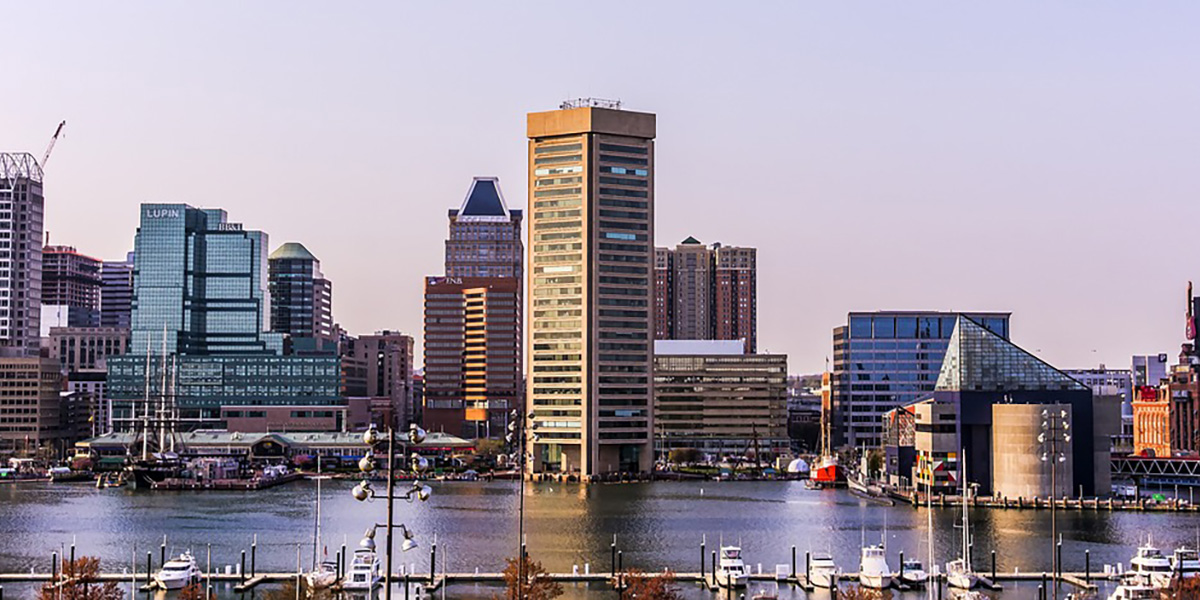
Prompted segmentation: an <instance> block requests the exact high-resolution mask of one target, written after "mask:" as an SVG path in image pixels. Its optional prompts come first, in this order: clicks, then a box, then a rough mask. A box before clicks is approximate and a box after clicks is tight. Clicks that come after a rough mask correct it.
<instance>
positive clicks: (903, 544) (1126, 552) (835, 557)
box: [0, 479, 1200, 598]
mask: <svg viewBox="0 0 1200 600" xmlns="http://www.w3.org/2000/svg"><path fill="white" fill-rule="evenodd" d="M322 484H323V486H322V503H321V504H322V507H321V508H322V516H321V527H322V532H323V533H322V534H321V537H322V539H323V540H324V541H323V543H322V546H323V547H324V546H327V551H328V554H329V556H333V557H337V556H338V555H339V554H341V555H342V556H344V557H345V561H346V564H347V565H349V563H350V560H351V558H352V553H353V551H354V548H355V544H357V542H358V539H359V537H361V535H362V530H363V524H364V523H365V522H367V521H368V520H370V519H371V518H373V517H374V516H375V513H376V511H379V510H381V509H382V506H381V505H379V504H374V505H372V504H366V505H364V504H360V503H358V502H356V501H355V500H354V499H353V498H351V497H350V493H349V492H350V488H351V484H352V482H351V481H347V480H338V479H332V480H325V481H322ZM316 485H317V484H316V482H313V481H307V480H305V481H297V482H294V483H293V484H291V485H288V486H281V487H277V488H272V489H267V490H260V491H257V492H253V493H250V492H237V491H206V492H203V493H195V492H187V491H152V490H149V491H147V490H133V489H132V488H131V487H128V488H120V489H110V490H97V489H96V488H95V487H94V486H93V485H88V484H76V485H67V484H50V483H43V482H27V483H24V484H22V485H13V486H0V502H2V503H3V504H4V505H5V506H6V510H5V511H4V512H3V514H0V527H2V528H3V529H4V530H5V531H6V532H8V538H7V539H8V541H7V542H6V543H5V544H3V545H2V546H0V571H2V572H3V573H6V574H7V575H5V576H3V577H0V581H3V582H4V583H3V585H7V586H12V585H19V584H18V583H17V582H18V581H26V582H30V581H45V580H46V579H47V578H49V576H50V575H49V572H50V568H49V565H50V563H51V558H52V555H53V554H55V553H57V555H58V556H64V555H65V554H67V553H68V552H69V546H70V544H71V542H72V541H74V543H75V546H76V548H77V552H78V553H79V554H80V555H89V556H98V557H99V558H100V559H101V565H102V569H103V571H104V572H105V573H109V575H108V577H113V578H116V579H117V580H119V581H131V580H133V579H136V580H137V582H138V587H139V589H140V588H141V586H143V585H144V584H145V580H144V577H145V573H146V567H145V564H146V560H147V554H150V555H152V560H153V563H154V564H155V565H161V557H162V556H167V557H170V556H177V555H179V554H181V553H183V552H185V551H191V552H192V554H193V555H194V556H196V557H197V559H198V563H199V564H198V566H199V568H200V570H201V572H202V573H204V574H205V576H207V575H208V574H209V573H212V577H213V579H212V581H214V582H215V583H220V584H222V585H225V584H229V588H230V589H229V593H231V594H233V593H236V592H235V591H234V588H238V589H243V590H253V589H259V588H261V587H263V586H267V587H269V586H271V585H278V584H280V583H282V582H284V581H288V580H290V579H294V578H295V577H296V576H297V574H298V573H301V574H302V573H303V572H306V571H307V570H308V569H309V568H310V567H311V564H310V563H311V560H312V559H311V558H309V559H307V560H304V561H302V562H303V564H300V561H298V558H297V557H298V556H300V555H302V556H305V557H311V556H312V553H313V550H314V544H313V541H312V535H313V534H312V528H313V526H314V514H313V511H314V506H315V501H316V494H317V490H316ZM432 485H433V486H434V487H435V493H434V494H433V496H432V498H431V499H430V501H429V502H428V503H426V504H423V505H421V506H420V508H419V509H415V508H413V507H411V506H408V505H401V506H400V507H399V509H398V511H397V514H398V517H399V518H400V519H401V520H402V521H403V522H404V523H405V524H406V525H407V526H408V527H409V529H411V530H412V531H413V532H415V538H414V539H415V542H414V543H415V544H417V546H416V547H415V548H414V549H412V550H411V551H408V552H399V551H398V552H397V558H398V565H399V567H398V568H399V569H400V570H402V571H403V572H405V573H408V574H410V576H411V577H412V578H414V579H421V580H422V581H423V582H424V583H425V585H426V587H428V583H429V582H428V581H427V579H428V573H429V564H430V562H432V561H433V560H434V557H433V556H432V553H431V549H432V548H431V546H433V545H434V543H435V537H436V562H437V580H438V581H441V582H442V583H439V584H438V585H446V586H449V587H450V588H451V589H463V587H464V586H468V587H469V586H473V585H483V586H488V585H499V581H500V579H499V578H500V575H499V571H500V570H501V568H502V567H503V561H504V559H505V558H506V557H509V556H512V555H514V554H515V551H516V518H515V513H516V508H517V503H518V502H517V501H518V499H519V496H518V494H517V489H518V485H517V482H515V481H491V482H435V483H433V484H432ZM525 500H526V511H527V515H526V519H527V523H526V531H527V534H528V548H529V552H530V555H531V556H532V558H533V559H534V560H538V561H541V562H542V563H543V564H544V565H545V566H546V568H547V570H548V571H550V572H553V573H556V574H557V575H556V577H559V578H562V579H563V580H564V581H566V582H571V583H573V584H578V585H580V586H583V587H582V588H580V590H579V591H580V593H584V592H585V591H586V590H592V591H591V592H587V593H596V590H595V588H596V586H600V588H599V589H606V588H605V585H606V582H607V581H608V580H609V579H610V578H611V573H612V572H613V571H614V570H617V571H620V570H621V567H618V568H616V569H614V564H613V563H614V562H615V561H617V560H619V561H620V563H621V564H622V565H623V567H624V568H637V569H640V570H643V571H646V572H657V571H661V570H663V569H670V570H672V571H673V572H675V573H676V576H677V578H678V580H679V581H680V583H681V584H682V583H685V582H687V583H689V587H688V589H693V588H692V587H691V586H698V587H699V588H705V585H703V584H702V581H703V580H704V579H705V576H708V577H711V565H712V564H713V563H712V557H713V553H714V552H715V551H717V550H719V546H718V544H719V543H720V542H719V539H720V536H722V534H723V535H724V537H725V540H737V541H736V543H737V544H738V546H739V548H740V549H741V557H742V559H743V561H744V564H745V569H746V571H747V577H746V580H747V584H746V587H745V588H743V589H741V590H736V591H737V593H739V594H741V593H744V594H746V595H747V596H748V595H750V594H752V593H754V592H755V591H756V590H757V589H758V586H759V584H766V583H769V582H774V581H776V580H777V572H778V567H779V566H780V565H784V567H783V570H784V574H785V576H786V577H785V578H784V580H783V581H782V583H783V584H784V585H783V589H782V591H781V595H782V597H788V594H789V593H791V592H789V591H788V590H789V589H790V588H789V586H793V587H795V588H796V589H797V590H799V591H800V593H803V590H805V589H811V590H812V592H811V593H813V594H817V595H818V596H819V595H821V594H828V593H829V592H828V590H824V589H823V588H820V587H817V588H814V587H813V586H812V585H811V583H812V582H813V580H815V579H817V578H818V575H817V574H816V573H815V571H817V570H819V569H814V567H819V566H820V557H821V555H827V556H828V558H829V564H831V565H834V568H835V572H836V573H837V579H838V581H839V584H840V585H846V584H847V583H849V582H857V581H858V580H859V574H858V571H859V568H858V565H859V562H860V559H861V554H862V539H863V537H864V536H869V537H868V538H867V539H872V540H880V539H886V543H887V553H886V559H887V563H888V564H889V565H891V566H892V569H890V570H891V571H894V572H895V576H896V577H897V578H899V577H900V573H899V572H898V569H899V566H900V565H902V564H906V563H907V562H908V561H907V560H906V558H907V559H911V558H914V557H918V558H921V559H922V560H926V556H927V554H929V553H928V542H927V537H928V536H929V534H930V530H932V535H933V542H934V543H933V546H934V552H933V553H932V555H933V558H932V562H929V561H927V562H926V564H924V565H923V566H924V568H925V569H926V570H927V571H928V572H929V573H930V574H931V577H934V578H935V581H939V582H940V581H941V579H940V578H942V577H944V576H945V571H944V566H945V564H946V563H947V562H950V561H951V560H953V559H955V558H957V557H958V555H959V554H960V553H961V543H962V539H961V531H960V530H959V529H957V528H956V527H955V524H956V523H959V522H961V519H962V507H961V504H960V505H959V506H957V507H953V506H952V507H946V508H939V507H937V506H934V507H933V508H932V509H926V508H924V507H917V508H914V507H911V506H908V505H904V504H898V505H897V506H894V507H889V506H880V505H878V504H876V503H872V502H869V501H866V500H863V499H861V498H858V497H856V496H854V495H852V494H851V493H849V491H847V490H820V491H817V490H809V489H807V488H806V487H805V486H804V484H803V483H801V482H720V483H718V482H711V481H692V482H656V483H644V484H626V485H588V486H585V485H578V484H563V483H557V482H544V483H534V484H528V485H527V486H526V496H525ZM85 506H86V507H88V509H89V511H90V512H88V513H85V512H84V511H83V507H85ZM969 510H970V519H971V528H972V532H973V537H974V547H973V549H972V550H973V556H974V559H973V563H974V568H975V570H976V572H978V573H980V574H982V575H984V576H985V577H987V578H989V579H991V580H993V581H994V583H995V584H997V585H999V586H1001V587H1002V588H1003V590H1002V591H999V592H993V591H987V593H989V594H999V595H1000V596H1001V597H1004V598H1032V597H1035V596H1030V595H1027V592H1029V590H1031V589H1032V590H1036V589H1037V587H1038V585H1041V584H1042V582H1043V579H1044V578H1046V579H1052V578H1050V577H1049V576H1047V575H1044V574H1043V571H1047V570H1048V569H1049V567H1050V560H1049V557H1050V541H1049V539H1048V536H1047V534H1046V532H1047V531H1048V527H1047V526H1046V525H1045V521H1046V517H1048V514H1046V512H1044V511H1011V510H1009V511H1005V510H1000V509H989V508H982V507H980V508H976V507H974V506H970V507H969ZM927 519H928V520H931V521H932V524H933V526H932V527H930V525H929V523H927ZM1197 526H1200V518H1197V516H1196V515H1195V514H1194V513H1190V512H1181V513H1170V512H1163V513H1151V512H1147V513H1138V512H1121V511H1116V512H1107V511H1078V510H1076V511H1065V512H1062V513H1061V514H1060V515H1059V527H1060V530H1061V531H1062V532H1063V548H1062V550H1061V552H1062V553H1063V566H1064V571H1065V572H1064V573H1063V576H1062V578H1061V579H1060V580H1061V581H1062V582H1063V584H1064V585H1063V588H1062V589H1063V590H1081V589H1086V586H1087V585H1089V584H1091V585H1097V584H1098V585H1100V586H1101V587H1102V588H1104V586H1112V585H1115V582H1114V581H1112V579H1111V575H1112V573H1113V572H1115V571H1116V569H1117V567H1118V566H1121V568H1122V569H1125V568H1127V567H1129V565H1130V559H1131V558H1132V557H1133V556H1134V555H1135V553H1136V551H1137V548H1138V546H1139V545H1141V544H1143V543H1145V538H1146V536H1147V535H1148V534H1149V535H1152V536H1153V539H1154V541H1155V543H1156V544H1157V545H1158V546H1159V547H1160V548H1162V549H1163V553H1164V554H1166V555H1171V554H1172V553H1173V552H1174V549H1176V548H1180V547H1184V546H1193V545H1194V540H1195V531H1196V528H1197ZM885 528H886V532H887V533H886V537H884V536H885V534H884V530H885ZM150 532H163V533H166V534H167V536H168V537H167V542H166V544H165V545H164V544H163V539H162V537H161V535H162V534H159V536H158V537H157V538H156V537H154V535H153V534H151V533H150ZM864 532H865V533H864ZM614 534H615V535H616V543H615V544H614V543H613V535H614ZM706 540H707V541H708V542H710V543H711V545H708V546H703V545H704V543H705V541H706ZM343 545H345V546H346V548H348V550H346V551H345V553H344V554H342V549H341V548H342V546H343ZM322 550H325V548H322ZM209 552H211V556H212V563H211V566H209V565H206V564H205V560H204V558H203V557H205V556H206V555H207V554H208V553H209ZM618 552H619V553H620V558H619V559H618V558H616V555H617V553H618ZM701 555H703V556H704V557H705V561H706V565H707V566H706V571H705V575H704V576H702V574H701V571H700V559H699V557H700V556H701ZM806 555H807V556H808V557H810V562H809V569H810V577H811V579H810V577H805V574H804V573H805V557H806ZM135 557H136V560H135ZM335 560H336V558H335ZM243 561H244V562H243ZM793 561H794V564H795V567H794V571H793V566H792V565H793ZM135 563H136V564H135ZM298 564H300V566H301V568H297V565H298ZM993 564H994V565H995V566H994V567H993ZM1188 564H1191V562H1189V563H1188ZM243 565H244V566H243ZM1106 565H1108V566H1109V567H1110V568H1109V572H1107V573H1106V570H1105V569H1106V567H1105V566H1106ZM934 566H936V567H937V573H939V575H937V576H934V575H932V574H933V573H934V569H933V567H934ZM838 567H840V569H839V568H838ZM443 570H444V571H446V573H445V574H444V575H443V573H442V571H443ZM993 570H995V577H992V571H993ZM31 571H32V573H33V575H30V573H31ZM343 572H346V571H345V570H343ZM135 573H136V574H137V575H136V576H133V575H132V574H135ZM239 573H246V574H247V576H246V577H244V578H243V577H242V576H241V575H239ZM793 573H795V575H793ZM443 577H444V579H443ZM256 578H257V579H256ZM905 587H910V586H907V584H905ZM912 587H914V591H911V592H905V591H903V589H902V588H899V587H897V588H893V589H895V590H897V593H898V594H899V597H906V596H905V595H906V594H916V593H918V591H919V589H918V588H915V586H912ZM10 589H12V588H11V587H10ZM607 589H611V588H607ZM985 591H986V590H985ZM712 593H715V592H712ZM913 597H917V596H913ZM946 597H947V598H949V597H952V596H950V595H947V596H946Z"/></svg>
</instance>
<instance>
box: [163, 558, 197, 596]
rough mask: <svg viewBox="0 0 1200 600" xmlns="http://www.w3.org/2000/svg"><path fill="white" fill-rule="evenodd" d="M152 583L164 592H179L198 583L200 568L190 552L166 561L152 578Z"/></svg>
mask: <svg viewBox="0 0 1200 600" xmlns="http://www.w3.org/2000/svg"><path fill="white" fill-rule="evenodd" d="M154 581H155V582H156V583H158V586H159V587H161V588H163V589H164V590H179V589H183V588H185V587H187V586H188V585H189V584H191V583H195V582H197V581H200V568H199V567H197V566H196V559H195V558H193V557H192V554H191V553H190V552H184V553H183V554H180V555H179V556H177V557H175V558H172V559H171V560H168V561H167V562H166V564H164V565H163V568H162V569H161V570H160V571H159V572H158V574H157V575H155V576H154Z"/></svg>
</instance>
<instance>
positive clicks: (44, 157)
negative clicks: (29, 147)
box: [42, 121, 67, 170]
mask: <svg viewBox="0 0 1200 600" xmlns="http://www.w3.org/2000/svg"><path fill="white" fill-rule="evenodd" d="M66 126H67V122H66V121H63V122H62V123H59V124H58V129H55V130H54V135H53V136H52V137H51V138H50V145H49V146H46V153H45V154H43V155H42V170H45V169H46V163H47V162H49V161H50V153H51V152H54V143H55V142H57V141H58V136H60V135H62V130H63V127H66Z"/></svg>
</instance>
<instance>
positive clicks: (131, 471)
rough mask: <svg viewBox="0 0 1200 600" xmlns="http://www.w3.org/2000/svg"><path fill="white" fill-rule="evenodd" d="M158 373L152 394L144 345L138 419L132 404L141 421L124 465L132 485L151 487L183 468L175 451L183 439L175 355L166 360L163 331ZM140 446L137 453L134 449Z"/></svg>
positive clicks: (137, 487) (181, 446) (178, 450)
mask: <svg viewBox="0 0 1200 600" xmlns="http://www.w3.org/2000/svg"><path fill="white" fill-rule="evenodd" d="M157 362H158V365H157V366H158V371H159V372H158V375H159V376H160V378H161V383H160V385H159V389H158V392H159V393H158V394H157V396H156V397H153V398H152V397H151V395H150V388H151V379H150V373H151V360H150V350H149V348H147V349H146V381H145V390H144V395H143V401H142V406H141V409H142V414H141V415H140V419H138V415H137V410H138V407H137V405H136V404H134V405H133V407H132V410H133V411H134V418H135V419H138V420H139V422H140V427H139V428H138V430H137V437H136V438H134V443H133V444H130V446H129V452H130V461H129V465H128V466H126V467H125V470H126V473H128V479H129V480H130V481H132V482H133V487H134V489H150V488H151V487H153V486H154V484H155V483H157V482H160V481H163V480H165V479H168V478H171V477H178V476H179V475H180V473H181V472H182V471H183V469H184V466H185V465H184V462H183V460H182V459H181V458H180V457H179V454H178V452H180V451H182V450H183V441H182V440H181V439H180V438H179V434H178V426H179V411H178V409H177V408H176V406H175V383H176V381H175V375H176V366H177V363H176V361H175V358H174V356H172V357H171V359H170V361H169V364H168V360H167V339H166V332H165V331H164V332H163V348H162V354H161V355H159V358H158V361H157ZM139 446H140V447H141V452H140V454H138V455H137V456H134V455H133V452H134V449H135V448H137V447H139Z"/></svg>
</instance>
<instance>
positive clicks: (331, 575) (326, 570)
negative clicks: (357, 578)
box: [304, 456, 338, 590]
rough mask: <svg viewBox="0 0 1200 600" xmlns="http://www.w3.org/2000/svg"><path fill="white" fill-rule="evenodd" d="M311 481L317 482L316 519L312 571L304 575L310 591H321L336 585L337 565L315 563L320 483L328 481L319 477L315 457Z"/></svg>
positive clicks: (319, 529) (327, 562)
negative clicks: (315, 470) (314, 471)
mask: <svg viewBox="0 0 1200 600" xmlns="http://www.w3.org/2000/svg"><path fill="white" fill-rule="evenodd" d="M313 479H316V481H317V517H316V524H315V525H314V526H313V570H311V571H309V572H308V573H305V574H304V579H305V581H307V582H308V587H309V588H310V589H315V590H321V589H325V588H328V587H331V586H332V585H333V584H335V583H337V566H338V565H337V563H336V562H334V561H331V560H329V559H328V556H326V557H325V559H324V560H322V561H321V562H320V564H318V563H317V550H318V548H320V547H321V481H322V480H324V479H328V477H325V476H323V475H321V457H320V456H318V457H317V476H316V477H314V478H313Z"/></svg>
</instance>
